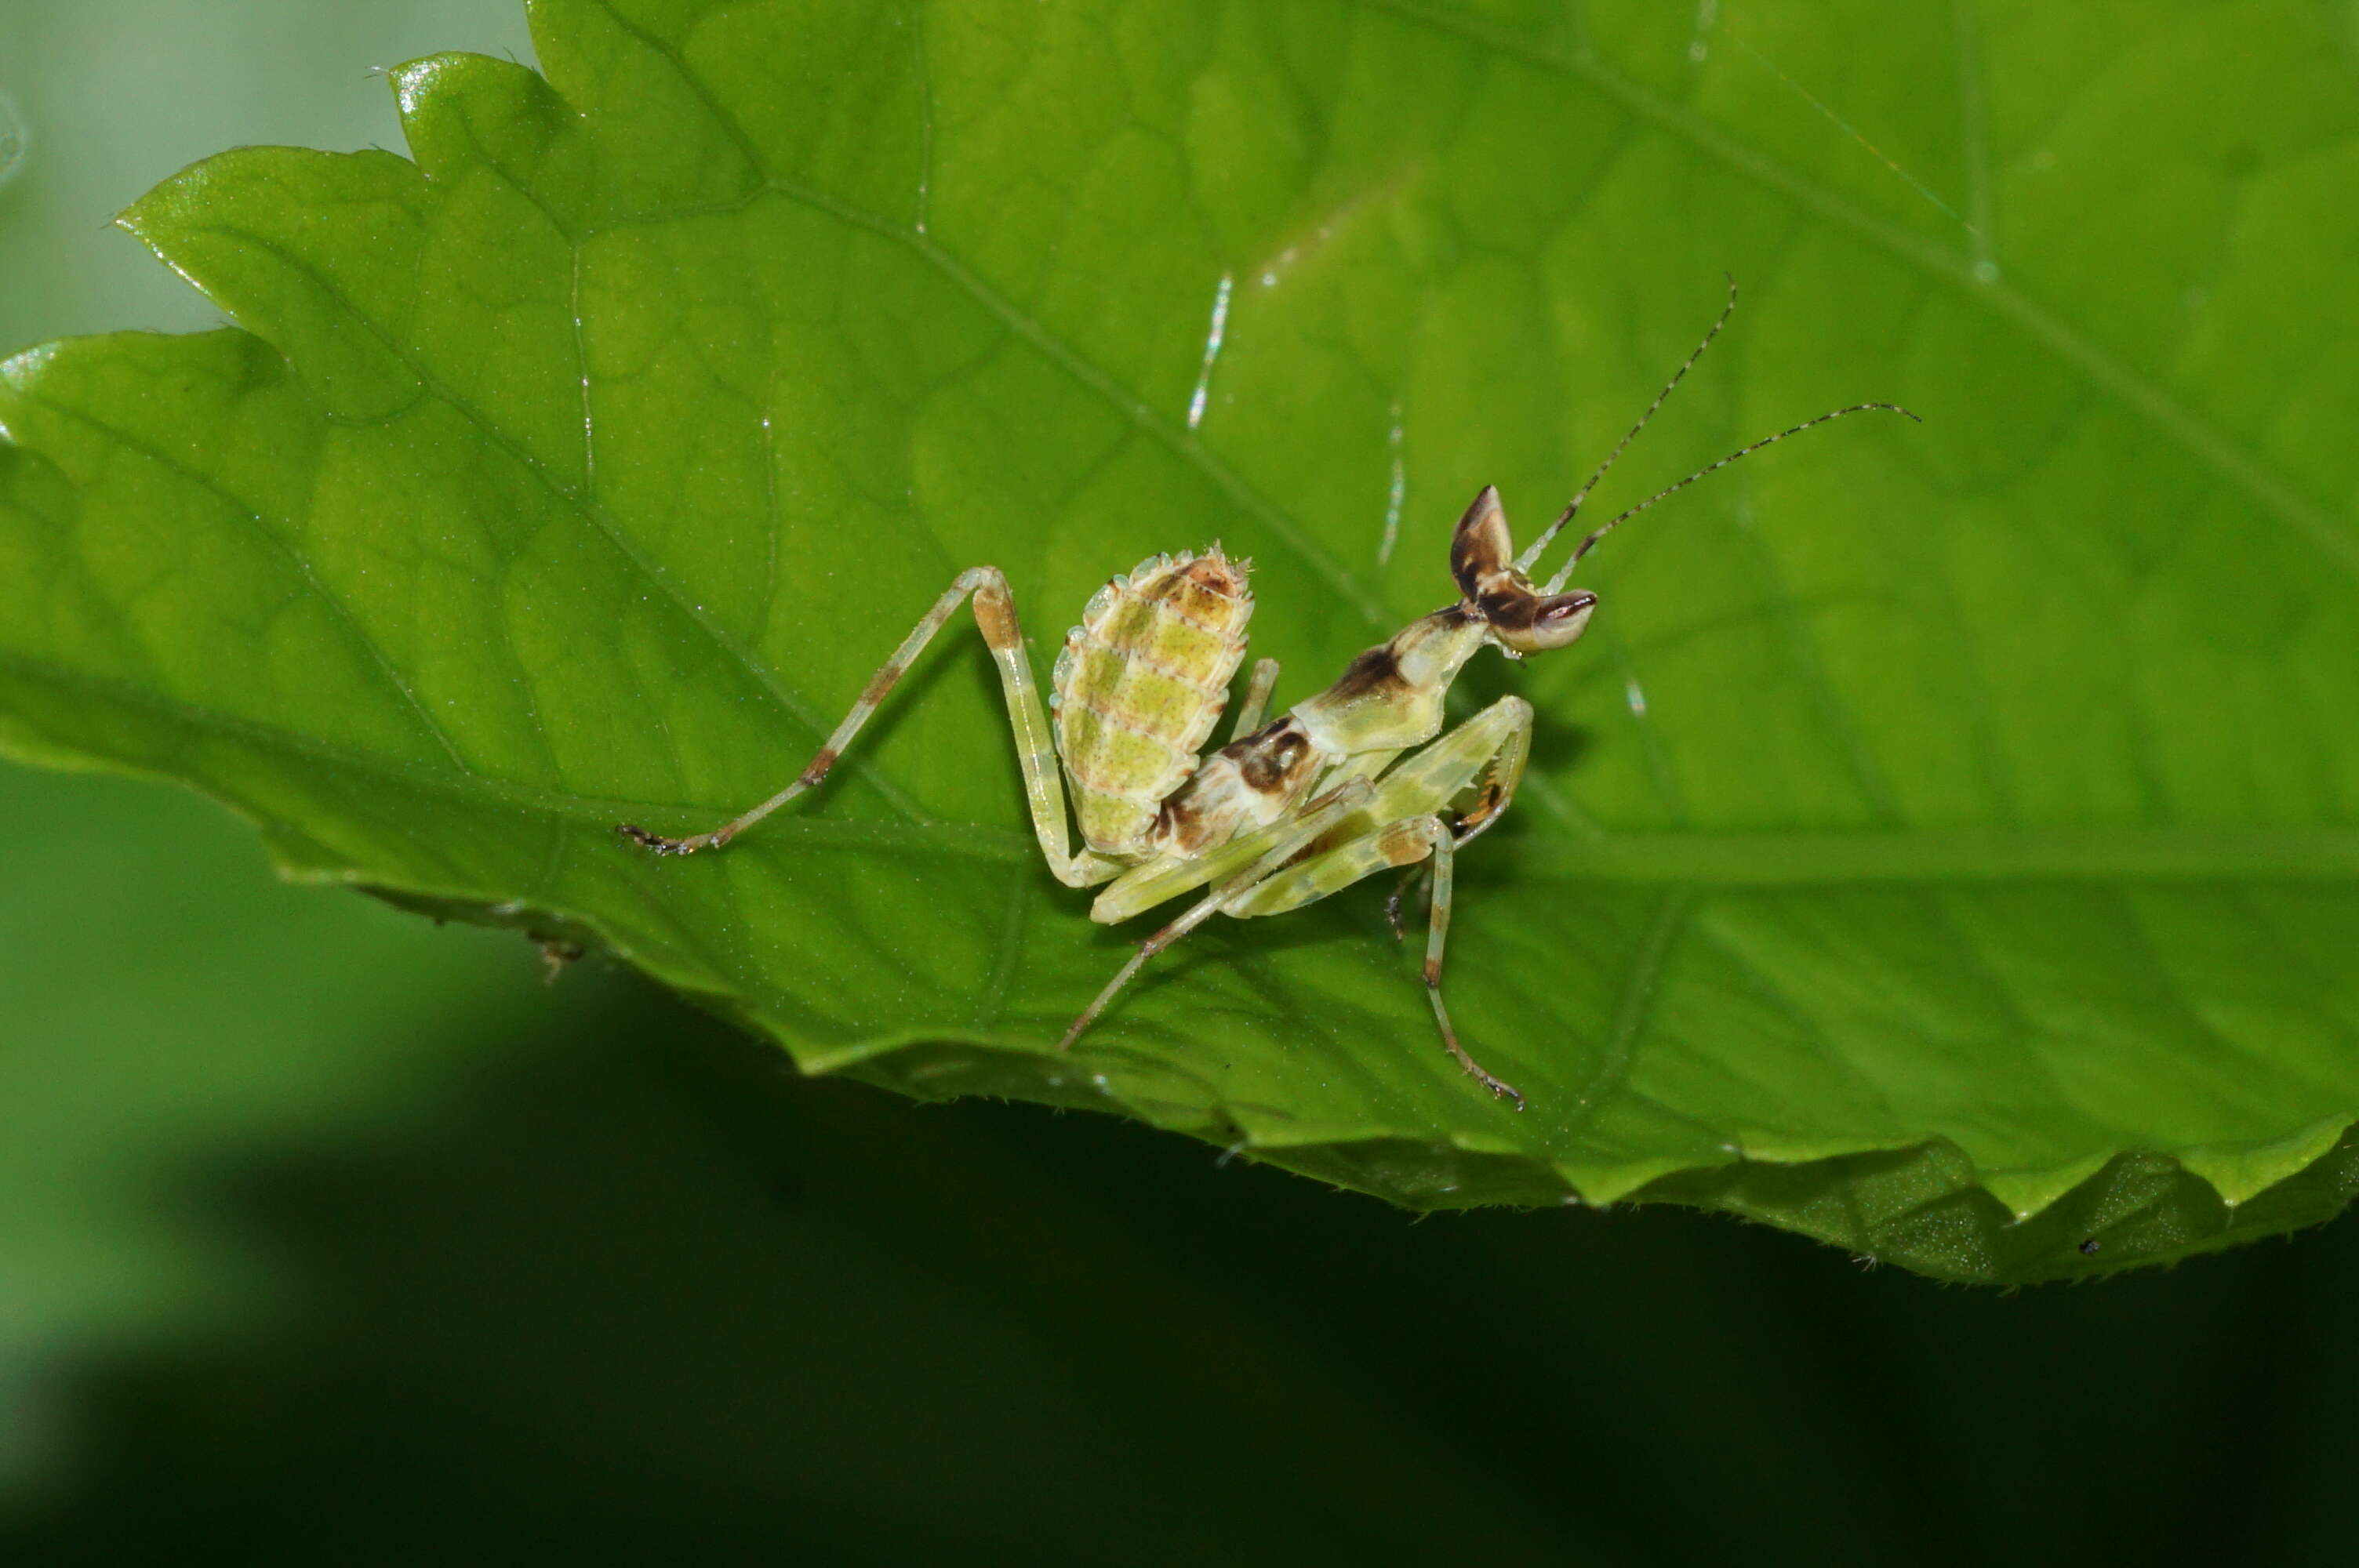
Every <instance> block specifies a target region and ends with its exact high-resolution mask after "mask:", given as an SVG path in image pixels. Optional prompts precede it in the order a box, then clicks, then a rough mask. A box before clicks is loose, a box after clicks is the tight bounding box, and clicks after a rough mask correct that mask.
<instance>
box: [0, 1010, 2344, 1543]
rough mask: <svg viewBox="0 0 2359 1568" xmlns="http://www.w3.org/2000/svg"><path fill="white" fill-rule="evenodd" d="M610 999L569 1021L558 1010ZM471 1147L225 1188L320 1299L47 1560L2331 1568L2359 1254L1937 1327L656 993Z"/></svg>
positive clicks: (112, 1400)
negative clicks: (924, 1092) (1391, 1202)
mask: <svg viewBox="0 0 2359 1568" xmlns="http://www.w3.org/2000/svg"><path fill="white" fill-rule="evenodd" d="M568 983H569V984H572V983H575V982H573V981H569V982H568ZM582 983H585V984H587V985H589V986H591V987H593V988H596V990H595V994H596V997H597V1000H598V1002H599V1006H598V1007H597V1008H596V1009H595V1010H591V1009H583V1008H580V1007H578V1006H577V1007H575V1008H571V1009H567V1010H564V1011H566V1012H568V1013H569V1014H570V1015H571V1017H572V1018H574V1019H576V1020H579V1019H581V1018H583V1017H587V1016H589V1015H590V1014H591V1012H592V1011H595V1012H596V1013H597V1014H598V1016H600V1017H602V1018H603V1020H604V1024H605V1027H604V1032H603V1033H601V1034H598V1035H595V1036H594V1037H590V1038H560V1035H562V1034H564V1033H566V1032H567V1031H568V1030H571V1028H573V1027H574V1025H571V1024H568V1025H566V1026H565V1027H564V1028H562V1029H560V1027H558V1026H557V1025H556V1024H555V1023H554V1022H553V1023H552V1026H551V1030H550V1037H549V1038H548V1039H546V1040H543V1041H540V1042H538V1043H536V1044H533V1045H532V1046H531V1047H530V1048H529V1049H523V1050H519V1051H516V1052H515V1053H513V1054H510V1055H509V1056H508V1057H507V1058H506V1065H504V1066H500V1067H498V1068H496V1069H491V1070H487V1071H486V1072H485V1073H484V1075H483V1076H482V1078H481V1081H479V1082H478V1083H476V1084H475V1085H474V1086H473V1087H472V1089H470V1090H469V1091H467V1092H466V1093H465V1094H464V1095H462V1096H460V1097H457V1098H455V1099H454V1103H453V1105H452V1107H451V1111H450V1113H449V1114H448V1115H447V1116H446V1117H445V1118H443V1119H442V1120H441V1122H440V1125H439V1127H438V1128H437V1129H436V1130H434V1131H433V1132H432V1133H431V1134H430V1135H415V1136H411V1137H408V1138H407V1139H406V1140H404V1141H399V1142H397V1143H387V1144H381V1145H380V1146H378V1147H377V1148H375V1150H374V1151H373V1152H364V1153H358V1154H356V1153H353V1152H350V1151H349V1150H346V1151H342V1152H305V1151H302V1150H288V1151H284V1152H279V1153H277V1154H272V1155H268V1156H255V1155H247V1156H243V1157H241V1158H240V1159H239V1160H238V1161H237V1162H235V1163H234V1165H231V1166H229V1167H227V1168H222V1169H214V1170H209V1171H203V1172H196V1173H190V1181H191V1184H192V1185H193V1186H194V1188H195V1189H196V1190H197V1191H198V1192H200V1193H201V1194H203V1195H207V1196H208V1201H207V1204H206V1207H207V1208H208V1209H209V1211H210V1212H211V1214H212V1215H213V1216H214V1217H216V1218H217V1220H218V1222H219V1223H220V1224H222V1225H223V1226H226V1227H230V1228H231V1229H233V1230H234V1232H235V1233H237V1234H239V1235H241V1236H243V1237H245V1238H250V1239H251V1240H252V1242H253V1243H254V1244H255V1245H256V1246H258V1247H259V1248H260V1249H262V1250H263V1251H264V1252H265V1253H266V1255H267V1256H270V1257H272V1258H274V1259H276V1260H278V1261H279V1262H280V1263H281V1264H282V1266H283V1268H284V1270H285V1271H287V1273H288V1275H289V1276H290V1277H291V1278H292V1279H293V1280H294V1281H297V1282H298V1283H299V1286H300V1287H302V1288H301V1289H299V1290H298V1291H296V1292H292V1293H291V1297H292V1299H291V1300H290V1303H289V1304H288V1305H287V1307H286V1309H285V1311H284V1312H283V1314H281V1321H280V1325H279V1326H277V1327H276V1328H274V1329H271V1330H268V1331H264V1330H256V1331H255V1333H254V1334H252V1335H251V1336H247V1337H245V1338H244V1339H241V1340H237V1341H234V1342H224V1341H218V1340H217V1341H216V1342H214V1343H213V1344H212V1346H211V1347H210V1348H208V1349H206V1350H203V1351H181V1352H175V1353H172V1354H168V1355H167V1354H162V1353H158V1354H156V1355H153V1356H150V1357H144V1358H125V1359H119V1360H117V1361H115V1362H114V1363H113V1364H111V1365H104V1366H98V1367H91V1368H84V1369H83V1370H82V1372H80V1373H79V1374H78V1375H77V1379H76V1381H77V1385H78V1386H76V1387H75V1388H73V1389H72V1390H71V1393H72V1395H73V1397H74V1398H75V1400H77V1402H79V1403H80V1404H81V1405H82V1406H83V1407H84V1409H85V1411H86V1412H87V1413H86V1416H85V1419H84V1422H83V1436H84V1439H85V1442H84V1444H83V1451H82V1454H80V1455H79V1457H78V1459H77V1460H76V1461H75V1463H74V1464H73V1465H71V1466H70V1467H69V1472H68V1475H67V1477H66V1480H65V1483H64V1485H63V1487H61V1488H60V1490H59V1492H58V1493H57V1494H56V1495H54V1496H52V1497H51V1498H49V1499H48V1500H47V1501H46V1502H45V1503H44V1504H43V1505H42V1506H41V1507H40V1508H39V1509H38V1511H36V1512H35V1513H33V1514H31V1515H29V1516H26V1517H20V1518H19V1519H16V1521H15V1522H14V1523H13V1525H12V1526H10V1527H8V1528H5V1529H0V1560H5V1561H7V1562H11V1563H143V1562H166V1561H169V1562H175V1563H185V1562H239V1563H248V1562H263V1561H293V1562H305V1563H330V1562H332V1563H414V1562H418V1561H420V1560H423V1559H425V1558H427V1557H429V1555H431V1556H439V1557H442V1558H446V1559H447V1558H452V1557H457V1558H460V1559H462V1560H479V1559H483V1558H488V1557H498V1558H501V1559H504V1560H508V1561H543V1560H547V1559H549V1558H552V1557H554V1556H556V1555H557V1554H559V1553H563V1554H565V1555H567V1556H571V1557H579V1558H584V1559H588V1560H592V1561H631V1562H648V1561H696V1562H737V1561H749V1562H750V1561H760V1562H766V1563H768V1562H778V1561H788V1562H792V1561H809V1562H817V1563H969V1562H998V1563H1216V1562H1223V1563H1234V1562H1250V1563H1260V1562H1269V1563H1277V1562H1299V1561H1306V1560H1308V1561H1331V1560H1332V1561H1339V1562H1341V1561H1349V1562H1354V1563H1440V1562H1452V1561H1459V1562H1465V1563H1482V1564H1486V1565H1487V1564H1495V1563H1566V1562H1587V1561H1601V1562H1624V1563H1698V1564H1704V1563H1711V1564H1715V1565H1718V1564H1725V1563H1733V1562H1744V1561H1761V1560H1765V1559H1766V1560H1767V1561H1772V1562H1778V1561H1794V1560H1807V1561H1813V1562H1821V1563H1834V1562H1880V1563H1893V1562H1912V1563H1991V1562H2009V1563H2047V1562H2056V1563H2063V1562H2075V1561H2083V1560H2088V1559H2092V1558H2097V1557H2102V1558H2103V1559H2104V1560H2108V1561H2125V1560H2126V1561H2138V1560H2148V1561H2163V1562H2169V1561H2176V1560H2183V1559H2184V1558H2186V1557H2187V1556H2188V1555H2189V1554H2190V1552H2191V1551H2193V1550H2195V1549H2196V1547H2197V1546H2198V1544H2199V1543H2200V1542H2202V1541H2208V1540H2211V1539H2213V1538H2215V1537H2218V1536H2219V1535H2220V1534H2221V1532H2222V1531H2223V1530H2232V1529H2233V1530H2235V1531H2236V1534H2235V1536H2234V1541H2235V1545H2234V1550H2233V1553H2232V1554H2233V1556H2234V1560H2236V1561H2239V1562H2245V1563H2252V1562H2279V1561H2282V1562H2299V1561H2329V1560H2333V1559H2334V1558H2336V1557H2338V1556H2339V1555H2341V1552H2340V1550H2339V1543H2341V1542H2343V1541H2347V1540H2348V1539H2349V1538H2350V1533H2351V1531H2352V1530H2353V1528H2354V1526H2359V1518H2354V1512H2359V1510H2354V1505H2353V1503H2352V1501H2351V1500H2350V1498H2349V1493H2348V1489H2347V1487H2344V1486H2343V1479H2344V1477H2346V1476H2347V1475H2348V1474H2349V1469H2350V1466H2349V1459H2350V1449H2351V1439H2350V1436H2349V1435H2348V1433H2349V1422H2347V1421H2345V1420H2343V1419H2341V1417H2342V1415H2343V1413H2345V1412H2347V1411H2349V1410H2350V1409H2351V1408H2352V1399H2351V1396H2352V1394H2353V1392H2354V1366H2359V1359H2354V1353H2353V1351H2352V1349H2351V1348H2350V1346H2349V1342H2348V1338H2347V1336H2344V1335H2343V1334H2342V1333H2341V1332H2340V1318H2341V1311H2340V1306H2339V1303H2342V1302H2343V1301H2345V1300H2347V1299H2348V1298H2349V1293H2350V1292H2351V1289H2352V1287H2353V1285H2354V1283H2355V1282H2359V1229H2354V1227H2350V1226H2348V1225H2343V1226H2338V1227H2332V1228H2330V1229H2329V1230H2327V1231H2324V1232H2321V1233H2318V1234H2315V1235H2311V1236H2309V1237H2306V1238H2299V1240H2297V1241H2296V1242H2294V1243H2292V1244H2289V1245H2288V1244H2283V1243H2273V1244H2268V1245H2265V1246H2261V1247H2257V1248H2253V1249H2245V1250H2244V1251H2241V1252H2239V1253H2236V1254H2234V1255H2232V1256H2229V1257H2226V1258H2223V1259H2219V1260H2207V1261H2203V1262H2201V1263H2196V1264H2191V1265H2189V1266H2187V1267H2185V1268H2182V1269H2180V1270H2176V1271H2168V1272H2152V1273H2147V1274H2142V1275H2136V1276H2131V1277H2127V1278H2125V1279H2122V1280H2118V1281H2111V1282H2107V1283H2104V1284H2101V1285H2093V1286H2082V1287H2077V1288H2071V1289H2061V1288H2051V1289H2045V1290H2038V1291H2032V1292H2023V1293H2019V1294H2013V1295H2001V1294H1995V1293H1990V1292H1973V1291H1965V1290H1958V1289H1949V1288H1943V1287H1939V1286H1935V1285H1931V1284H1929V1283H1927V1282H1925V1281H1921V1280H1918V1279H1915V1278H1913V1277H1909V1276H1906V1275H1901V1274H1898V1273H1896V1272H1893V1271H1876V1272H1863V1271H1861V1270H1860V1269H1859V1268H1858V1267H1856V1266H1855V1265H1854V1264H1853V1263H1852V1262H1851V1261H1849V1260H1846V1259H1845V1258H1843V1256H1842V1255H1840V1254H1838V1253H1834V1252H1832V1251H1829V1250H1827V1249H1822V1248H1817V1247H1813V1246H1811V1245H1810V1244H1808V1243H1806V1242H1802V1241H1799V1240H1796V1239H1794V1238H1790V1237H1786V1236H1781V1235H1777V1234H1774V1233H1771V1232H1769V1231H1767V1230H1763V1229H1759V1228H1756V1227H1746V1226H1743V1225H1739V1224H1736V1223H1734V1222H1731V1221H1725V1220H1719V1219H1712V1218H1706V1217H1700V1216H1696V1215H1693V1214H1689V1213H1685V1212H1681V1211H1677V1210H1669V1209H1659V1210H1632V1209H1617V1210H1613V1211H1605V1212H1599V1211H1586V1210H1561V1211H1551V1212H1542V1213H1528V1214H1513V1213H1485V1214H1479V1215H1473V1216H1461V1217H1438V1218H1434V1219H1430V1220H1427V1221H1424V1222H1415V1221H1412V1220H1411V1219H1410V1218H1409V1217H1407V1216H1405V1215H1402V1214H1399V1213H1397V1212H1395V1211H1393V1210H1390V1209H1388V1208H1386V1207H1385V1206H1381V1205H1379V1204H1376V1203H1375V1202H1372V1201H1369V1200H1366V1199H1363V1198H1360V1197H1357V1196H1353V1195H1341V1194H1336V1193H1333V1192H1331V1191H1328V1190H1326V1189H1324V1188H1322V1187H1321V1186H1320V1185H1318V1184H1315V1183H1311V1182H1308V1181H1303V1180H1299V1179H1297V1178H1293V1177H1289V1176H1286V1175H1282V1174H1279V1173H1275V1172H1272V1171H1268V1170H1263V1169H1257V1168H1256V1167H1253V1166H1251V1165H1249V1164H1248V1163H1246V1162H1243V1161H1224V1160H1223V1159H1222V1158H1221V1157H1220V1156H1219V1155H1218V1153H1217V1152H1215V1151H1212V1150H1210V1149H1207V1148H1204V1147H1202V1146H1200V1145H1197V1144H1194V1143H1191V1142H1189V1141H1185V1140H1182V1139H1179V1138H1175V1137H1170V1136H1165V1135H1158V1134H1155V1133H1151V1132H1147V1131H1145V1130H1140V1129H1138V1128H1136V1127H1132V1126H1128V1125H1125V1124H1122V1123H1118V1122H1115V1121H1112V1120H1109V1119H1100V1118H1095V1117H1088V1116H1065V1117H1059V1116H1054V1115H1051V1114H1049V1113H1047V1112H1044V1111H1040V1110H1038V1109H1036V1108H1030V1107H1024V1106H1013V1107H1011V1106H1005V1105H996V1104H981V1103H971V1104H962V1105H955V1106H946V1107H920V1106H913V1105H910V1104H907V1103H905V1102H902V1101H899V1100H897V1099H895V1098H891V1097H888V1096H886V1095H883V1094H880V1093H876V1092H874V1091H870V1090H867V1089H864V1088H861V1087H857V1086H853V1085H847V1084H841V1083H831V1082H823V1081H809V1080H800V1079H797V1078H794V1077H792V1076H788V1074H786V1073H785V1072H784V1071H783V1070H782V1068H781V1066H780V1061H779V1058H778V1057H777V1055H776V1054H773V1053H772V1052H770V1051H769V1050H767V1049H766V1048H764V1047H762V1046H759V1045H757V1044H754V1043H752V1042H750V1041H746V1040H744V1039H741V1038H739V1037H736V1036H734V1035H733V1034H731V1033H728V1032H727V1031H725V1030H723V1029H722V1028H720V1027H719V1026H717V1025H714V1024H712V1023H709V1022H705V1021H703V1020H701V1019H700V1018H698V1017H696V1016H694V1015H692V1014H690V1013H689V1012H687V1011H683V1010H681V1009H679V1008H677V1007H675V1006H672V1005H671V1004H669V1003H668V1002H666V1001H664V1000H662V999H660V998H658V997H656V996H653V995H651V994H649V993H647V991H645V990H644V989H640V988H638V987H636V986H634V985H631V984H629V983H627V982H625V981H620V980H616V979H612V978H602V977H597V976H585V977H582Z"/></svg>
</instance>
